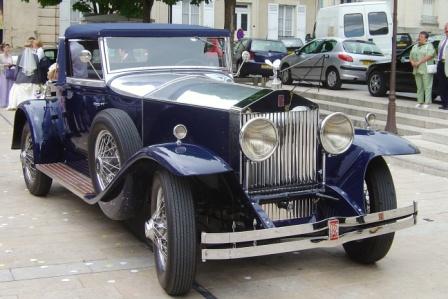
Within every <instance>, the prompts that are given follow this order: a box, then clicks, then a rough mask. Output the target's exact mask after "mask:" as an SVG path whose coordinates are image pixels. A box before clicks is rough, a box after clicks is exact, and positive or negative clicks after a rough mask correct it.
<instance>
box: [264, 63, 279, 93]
mask: <svg viewBox="0 0 448 299" xmlns="http://www.w3.org/2000/svg"><path fill="white" fill-rule="evenodd" d="M264 63H266V64H267V65H269V66H271V67H272V71H273V72H274V79H273V80H272V84H271V85H272V89H274V90H278V89H280V88H281V87H282V81H280V79H279V78H278V71H279V69H280V63H281V61H280V59H276V60H275V61H274V62H272V61H270V60H269V59H266V60H265V61H264Z"/></svg>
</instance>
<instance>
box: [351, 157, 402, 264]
mask: <svg viewBox="0 0 448 299" xmlns="http://www.w3.org/2000/svg"><path fill="white" fill-rule="evenodd" d="M364 203H365V211H366V214H367V213H375V212H380V211H387V210H392V209H396V208H397V198H396V195H395V188H394V182H393V180H392V176H391V174H390V171H389V168H388V167H387V164H386V162H385V161H384V160H383V159H382V158H377V159H376V160H374V161H372V162H371V163H370V165H369V167H368V170H367V175H366V177H365V183H364ZM393 240H394V233H390V234H386V235H381V236H377V237H372V238H367V239H363V240H359V241H352V242H348V243H345V244H344V245H343V246H344V249H345V252H346V253H347V255H348V256H349V257H350V258H351V259H352V260H354V261H356V262H358V263H361V264H373V263H375V262H377V261H379V260H380V259H382V258H383V257H385V256H386V254H387V253H388V252H389V249H390V247H391V246H392V242H393Z"/></svg>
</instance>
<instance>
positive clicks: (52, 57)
mask: <svg viewBox="0 0 448 299" xmlns="http://www.w3.org/2000/svg"><path fill="white" fill-rule="evenodd" d="M44 54H45V56H46V57H47V58H48V60H49V61H50V63H55V62H56V60H57V57H58V49H57V48H44Z"/></svg>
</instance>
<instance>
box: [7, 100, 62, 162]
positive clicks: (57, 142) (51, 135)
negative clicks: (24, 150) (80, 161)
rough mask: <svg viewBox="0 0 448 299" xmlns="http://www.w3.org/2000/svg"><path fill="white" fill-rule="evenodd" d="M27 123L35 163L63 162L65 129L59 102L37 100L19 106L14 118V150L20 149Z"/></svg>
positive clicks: (12, 146)
mask: <svg viewBox="0 0 448 299" xmlns="http://www.w3.org/2000/svg"><path fill="white" fill-rule="evenodd" d="M25 123H28V125H29V128H30V131H31V135H32V138H33V143H34V147H33V150H34V162H35V163H36V164H39V163H54V162H60V161H62V160H63V153H64V150H63V148H64V147H63V143H62V134H63V132H64V127H63V121H62V113H61V108H60V104H59V101H47V100H40V99H36V100H30V101H26V102H23V103H21V104H20V105H19V107H18V108H17V111H16V113H15V117H14V131H13V138H12V145H11V148H12V149H20V146H21V144H20V143H21V139H22V130H23V127H24V126H25Z"/></svg>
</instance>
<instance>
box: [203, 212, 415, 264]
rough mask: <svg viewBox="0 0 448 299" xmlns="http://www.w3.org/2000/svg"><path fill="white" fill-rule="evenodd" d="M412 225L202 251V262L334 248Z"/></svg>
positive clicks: (410, 222) (404, 223) (410, 221)
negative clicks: (333, 238)
mask: <svg viewBox="0 0 448 299" xmlns="http://www.w3.org/2000/svg"><path fill="white" fill-rule="evenodd" d="M413 225H415V221H414V219H413V218H409V219H406V220H403V221H399V222H394V223H390V224H384V225H379V226H376V227H371V228H366V229H362V230H356V231H353V232H348V233H345V234H343V235H341V236H340V237H339V239H337V240H329V239H326V238H325V237H308V238H303V239H300V240H294V241H286V242H281V243H274V244H269V245H260V246H248V247H241V248H225V249H203V250H202V260H203V261H206V260H224V259H237V258H245V257H253V256H261V255H269V254H276V253H284V252H292V251H297V250H306V249H312V248H326V247H335V246H339V245H342V244H344V243H347V242H350V241H355V240H360V239H365V238H370V237H374V236H380V235H384V234H388V233H392V232H395V231H397V230H401V229H405V228H408V227H411V226H413Z"/></svg>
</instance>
